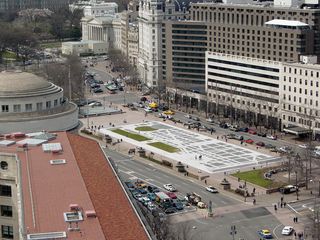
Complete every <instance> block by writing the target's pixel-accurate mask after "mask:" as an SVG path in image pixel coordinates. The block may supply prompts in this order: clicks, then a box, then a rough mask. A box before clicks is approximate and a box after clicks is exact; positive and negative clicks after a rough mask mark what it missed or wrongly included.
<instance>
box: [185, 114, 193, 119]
mask: <svg viewBox="0 0 320 240" xmlns="http://www.w3.org/2000/svg"><path fill="white" fill-rule="evenodd" d="M184 117H185V118H188V119H191V118H192V117H191V115H189V114H187V115H184Z"/></svg>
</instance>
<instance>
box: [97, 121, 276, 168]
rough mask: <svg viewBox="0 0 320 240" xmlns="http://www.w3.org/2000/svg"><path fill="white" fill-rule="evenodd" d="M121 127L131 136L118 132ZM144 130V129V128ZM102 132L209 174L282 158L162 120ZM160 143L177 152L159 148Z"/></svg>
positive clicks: (107, 129)
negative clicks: (135, 136) (140, 137)
mask: <svg viewBox="0 0 320 240" xmlns="http://www.w3.org/2000/svg"><path fill="white" fill-rule="evenodd" d="M119 129H120V130H122V132H124V133H128V135H127V136H126V134H123V133H122V134H119ZM144 129H145V131H142V130H144ZM100 132H101V133H103V134H107V135H109V136H111V137H114V138H117V139H123V141H125V142H128V143H130V144H132V145H135V146H137V147H142V148H144V149H146V150H147V151H150V152H153V153H156V154H158V155H160V156H163V157H165V158H168V159H171V160H174V161H180V162H182V163H183V164H186V165H189V166H192V167H194V168H197V169H199V170H201V171H204V172H207V173H216V172H224V171H234V170H237V169H240V168H243V167H258V166H263V165H267V164H268V163H272V162H277V161H280V158H279V157H274V156H270V155H267V154H262V153H260V152H258V151H254V150H251V149H246V148H245V147H242V146H237V145H234V144H231V143H228V142H225V141H224V140H218V139H214V138H212V137H209V136H205V135H202V134H200V133H195V132H192V131H190V130H187V129H181V128H178V127H176V126H171V125H168V124H166V123H163V122H159V121H149V122H143V123H135V124H128V125H121V126H117V127H116V128H115V127H108V128H102V129H100ZM129 133H130V135H129ZM132 134H134V135H137V136H143V137H144V138H143V139H144V140H143V141H141V140H140V141H138V140H136V139H135V138H130V136H131V135H132ZM159 145H160V146H161V145H164V146H167V148H168V149H169V148H172V149H175V151H166V148H159V147H156V146H159Z"/></svg>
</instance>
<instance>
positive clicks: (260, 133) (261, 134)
mask: <svg viewBox="0 0 320 240" xmlns="http://www.w3.org/2000/svg"><path fill="white" fill-rule="evenodd" d="M258 136H260V137H266V136H267V134H266V133H263V132H259V133H258Z"/></svg>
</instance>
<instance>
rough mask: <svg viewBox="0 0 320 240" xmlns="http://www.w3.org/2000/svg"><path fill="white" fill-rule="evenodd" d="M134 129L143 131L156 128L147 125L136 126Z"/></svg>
mask: <svg viewBox="0 0 320 240" xmlns="http://www.w3.org/2000/svg"><path fill="white" fill-rule="evenodd" d="M135 129H136V130H137V131H144V132H148V131H155V130H157V129H156V128H152V127H149V126H144V127H136V128H135Z"/></svg>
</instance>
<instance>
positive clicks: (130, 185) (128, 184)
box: [125, 182, 135, 190]
mask: <svg viewBox="0 0 320 240" xmlns="http://www.w3.org/2000/svg"><path fill="white" fill-rule="evenodd" d="M125 184H126V185H127V187H128V188H129V190H130V189H135V187H134V185H133V184H132V182H125Z"/></svg>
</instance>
